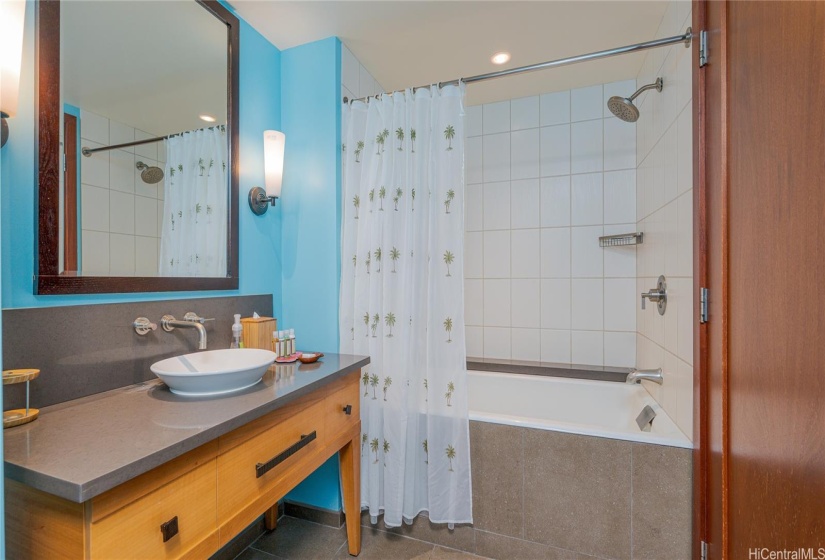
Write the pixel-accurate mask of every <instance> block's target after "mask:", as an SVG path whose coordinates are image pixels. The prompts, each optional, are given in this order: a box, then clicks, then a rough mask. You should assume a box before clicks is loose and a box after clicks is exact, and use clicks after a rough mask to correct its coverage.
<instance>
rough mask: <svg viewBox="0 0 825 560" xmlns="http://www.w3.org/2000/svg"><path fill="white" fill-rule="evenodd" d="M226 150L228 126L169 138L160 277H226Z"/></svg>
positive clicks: (194, 131) (227, 185)
mask: <svg viewBox="0 0 825 560" xmlns="http://www.w3.org/2000/svg"><path fill="white" fill-rule="evenodd" d="M227 153H228V150H227V140H226V129H225V127H223V126H215V127H210V128H204V129H202V130H192V131H189V132H184V133H183V134H179V135H177V136H173V137H171V138H169V139H167V140H166V170H165V173H166V176H165V180H164V189H163V214H162V218H163V228H162V230H161V236H160V251H159V261H160V262H159V266H158V270H159V274H160V276H211V277H222V276H226V235H227V231H226V229H227V212H228V208H227V204H228V196H229V195H228V192H229V181H228V176H227V170H226V154H227Z"/></svg>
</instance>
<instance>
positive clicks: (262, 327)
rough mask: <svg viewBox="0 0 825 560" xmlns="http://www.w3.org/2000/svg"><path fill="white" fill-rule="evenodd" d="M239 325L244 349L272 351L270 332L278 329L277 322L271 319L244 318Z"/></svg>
mask: <svg viewBox="0 0 825 560" xmlns="http://www.w3.org/2000/svg"><path fill="white" fill-rule="evenodd" d="M241 325H243V346H244V348H260V349H262V350H271V349H272V331H274V330H277V329H278V321H276V320H275V319H274V318H272V317H246V318H244V319H241Z"/></svg>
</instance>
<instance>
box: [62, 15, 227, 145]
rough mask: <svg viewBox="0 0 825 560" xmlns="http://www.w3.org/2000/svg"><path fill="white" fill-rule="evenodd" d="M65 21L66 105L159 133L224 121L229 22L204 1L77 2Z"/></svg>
mask: <svg viewBox="0 0 825 560" xmlns="http://www.w3.org/2000/svg"><path fill="white" fill-rule="evenodd" d="M160 10H162V14H161V13H159V12H160ZM60 19H61V22H60V29H61V37H60V39H61V47H60V48H61V53H60V63H61V88H62V95H63V100H64V102H65V103H69V104H71V105H75V106H77V107H80V108H81V109H84V110H87V111H91V112H93V113H97V114H99V115H102V116H104V117H107V118H109V119H112V120H114V121H117V122H120V123H124V124H127V125H129V126H132V127H135V128H137V129H140V130H142V131H145V132H148V133H150V134H153V135H158V136H162V135H166V134H172V133H176V132H182V131H185V130H192V129H196V128H203V127H204V126H208V124H207V123H205V122H203V121H202V120H200V119H199V118H198V115H199V114H201V113H208V114H211V115H213V116H214V117H216V118H217V119H218V122H219V123H225V122H226V49H227V47H226V45H227V32H226V26H225V25H224V24H223V23H222V22H221V21H219V20H218V19H217V18H215V16H214V15H212V14H211V13H209V12H208V11H206V10H205V9H204V8H203V7H202V6H200V5H198V4H197V3H195V2H192V1H190V0H185V1H181V0H169V1H164V2H163V3H158V2H141V1H135V0H123V1H118V2H100V1H84V0H73V1H71V2H62V3H61V7H60Z"/></svg>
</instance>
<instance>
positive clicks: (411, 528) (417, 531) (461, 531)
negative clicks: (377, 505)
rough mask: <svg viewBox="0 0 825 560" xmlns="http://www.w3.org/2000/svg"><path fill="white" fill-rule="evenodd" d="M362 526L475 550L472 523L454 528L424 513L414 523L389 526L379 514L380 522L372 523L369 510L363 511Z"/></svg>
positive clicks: (456, 547) (467, 550)
mask: <svg viewBox="0 0 825 560" xmlns="http://www.w3.org/2000/svg"><path fill="white" fill-rule="evenodd" d="M361 526H362V527H365V528H366V529H368V530H370V531H384V532H386V533H390V534H393V535H397V536H400V537H407V538H409V539H415V540H418V541H424V542H427V543H432V544H435V545H440V546H446V547H449V548H452V549H456V550H461V551H464V552H474V551H475V531H474V529H473V526H472V525H468V524H457V525H456V526H455V528H454V529H453V530H450V529H449V528H448V527H447V524H446V523H433V522H432V521H430V519H429V518H428V517H427V515H426V513H422V514H421V515H419V516H418V517H416V518H415V520H414V521H413V523H412V525H408V524H406V523H402V524H401V526H400V527H387V526H386V524H385V523H384V516H383V514H382V515H379V516H378V523H377V524H375V525H373V524H372V523H370V514H369V511H366V510H364V511H362V512H361Z"/></svg>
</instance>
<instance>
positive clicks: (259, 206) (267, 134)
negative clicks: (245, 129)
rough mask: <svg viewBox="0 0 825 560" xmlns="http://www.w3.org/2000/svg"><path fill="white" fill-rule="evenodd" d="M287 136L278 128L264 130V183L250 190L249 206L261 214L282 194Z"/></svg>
mask: <svg viewBox="0 0 825 560" xmlns="http://www.w3.org/2000/svg"><path fill="white" fill-rule="evenodd" d="M285 144H286V136H285V135H284V133H283V132H279V131H277V130H264V184H265V186H266V190H264V189H262V188H261V187H252V189H250V191H249V207H250V208H251V209H252V212H253V213H255V214H257V215H258V216H260V215H261V214H264V213H265V212H266V211H267V210H268V209H269V205H270V204H271V205H272V206H275V202H276V201H277V200H278V198H279V197H280V196H281V183H282V182H283V178H284V146H285Z"/></svg>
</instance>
